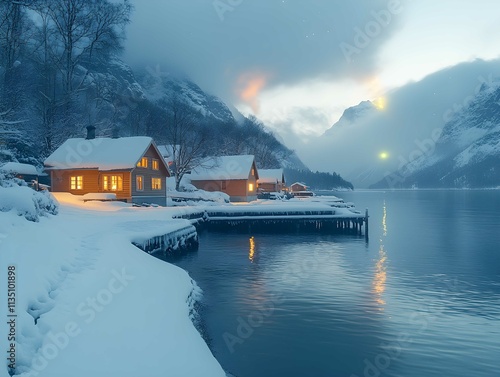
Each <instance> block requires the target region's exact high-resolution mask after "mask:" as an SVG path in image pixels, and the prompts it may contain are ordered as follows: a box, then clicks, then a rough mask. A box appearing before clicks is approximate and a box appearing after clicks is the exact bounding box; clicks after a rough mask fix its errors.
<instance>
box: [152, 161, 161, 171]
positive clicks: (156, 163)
mask: <svg viewBox="0 0 500 377" xmlns="http://www.w3.org/2000/svg"><path fill="white" fill-rule="evenodd" d="M151 165H152V167H153V170H160V161H158V160H156V159H154V158H153V161H152V162H151Z"/></svg>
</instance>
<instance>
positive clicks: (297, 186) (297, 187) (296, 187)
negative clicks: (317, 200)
mask: <svg viewBox="0 0 500 377" xmlns="http://www.w3.org/2000/svg"><path fill="white" fill-rule="evenodd" d="M307 190H308V187H307V186H306V184H305V183H302V182H295V183H293V184H292V185H290V191H291V192H292V193H294V192H300V191H307Z"/></svg>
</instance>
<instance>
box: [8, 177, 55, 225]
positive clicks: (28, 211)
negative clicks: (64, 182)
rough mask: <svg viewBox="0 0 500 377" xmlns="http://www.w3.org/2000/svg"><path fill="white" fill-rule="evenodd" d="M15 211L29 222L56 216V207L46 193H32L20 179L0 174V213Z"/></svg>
mask: <svg viewBox="0 0 500 377" xmlns="http://www.w3.org/2000/svg"><path fill="white" fill-rule="evenodd" d="M13 210H14V211H17V214H18V215H19V216H23V217H25V218H26V220H29V221H35V222H37V221H39V219H40V216H47V215H49V214H51V215H56V214H57V212H58V205H57V203H56V201H54V199H53V198H52V196H51V195H50V193H49V192H48V191H34V190H33V189H31V188H29V187H28V185H27V184H26V182H24V181H23V180H21V179H17V178H12V177H9V176H6V175H4V174H0V212H8V211H13Z"/></svg>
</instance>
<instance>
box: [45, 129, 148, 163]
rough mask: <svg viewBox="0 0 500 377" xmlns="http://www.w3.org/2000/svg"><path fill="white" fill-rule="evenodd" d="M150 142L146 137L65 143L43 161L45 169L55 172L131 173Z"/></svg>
mask: <svg viewBox="0 0 500 377" xmlns="http://www.w3.org/2000/svg"><path fill="white" fill-rule="evenodd" d="M152 142H153V139H151V138H150V137H146V136H134V137H122V138H117V139H111V138H105V137H103V138H96V139H91V140H87V139H81V138H78V139H68V140H66V141H65V142H64V143H63V144H62V145H61V146H60V147H59V148H57V149H56V150H55V151H54V153H52V154H51V155H50V156H49V157H48V158H47V159H46V160H45V166H47V167H49V168H56V169H99V170H120V169H133V168H135V166H136V164H137V162H138V161H139V159H140V158H141V157H142V156H143V155H144V153H145V152H146V151H147V150H148V148H149V146H150V145H151V143H152Z"/></svg>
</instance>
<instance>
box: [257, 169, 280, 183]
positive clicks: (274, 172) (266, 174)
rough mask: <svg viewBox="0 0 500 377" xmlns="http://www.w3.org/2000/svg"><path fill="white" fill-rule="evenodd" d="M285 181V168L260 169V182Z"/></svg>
mask: <svg viewBox="0 0 500 377" xmlns="http://www.w3.org/2000/svg"><path fill="white" fill-rule="evenodd" d="M276 182H280V183H281V182H283V169H259V183H276Z"/></svg>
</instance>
